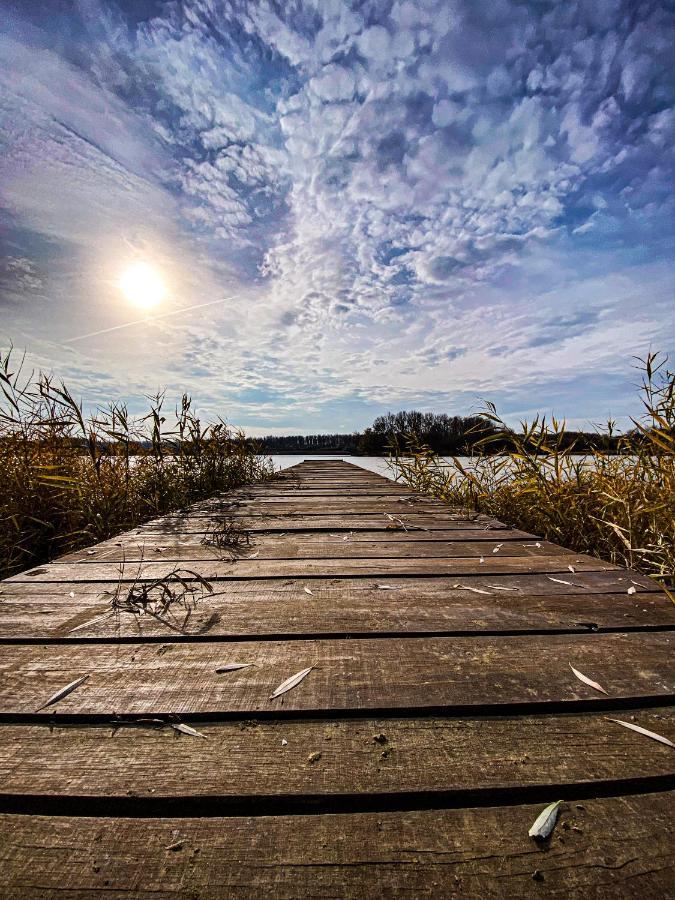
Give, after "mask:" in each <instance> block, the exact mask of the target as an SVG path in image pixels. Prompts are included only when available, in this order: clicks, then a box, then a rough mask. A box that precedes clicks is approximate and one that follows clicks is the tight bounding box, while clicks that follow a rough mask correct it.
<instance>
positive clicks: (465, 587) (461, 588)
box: [453, 584, 490, 597]
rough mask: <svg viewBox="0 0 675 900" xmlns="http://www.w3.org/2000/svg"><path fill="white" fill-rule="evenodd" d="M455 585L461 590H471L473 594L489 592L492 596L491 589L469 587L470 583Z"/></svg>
mask: <svg viewBox="0 0 675 900" xmlns="http://www.w3.org/2000/svg"><path fill="white" fill-rule="evenodd" d="M453 587H455V588H459V589H460V590H461V591H471V593H473V594H487V596H488V597H489V596H490V591H482V590H481V589H480V588H474V587H469V585H468V584H453Z"/></svg>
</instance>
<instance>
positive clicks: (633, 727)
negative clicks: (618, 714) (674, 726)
mask: <svg viewBox="0 0 675 900" xmlns="http://www.w3.org/2000/svg"><path fill="white" fill-rule="evenodd" d="M607 721H608V722H616V724H617V725H623V727H624V728H630V730H631V731H637V733H638V734H644V736H645V737H648V738H651V739H652V740H653V741H659V742H660V743H662V744H665V745H666V747H675V744H674V743H673V742H672V741H670V740H668V738H667V737H664V736H663V735H662V734H657V733H656V732H655V731H649V729H648V728H642V726H641V725H633V724H632V723H631V722H623V721H622V720H621V719H607Z"/></svg>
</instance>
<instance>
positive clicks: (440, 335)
mask: <svg viewBox="0 0 675 900" xmlns="http://www.w3.org/2000/svg"><path fill="white" fill-rule="evenodd" d="M674 46H675V7H674V6H673V4H672V2H665V0H663V2H639V0H632V2H620V0H583V2H582V0H566V2H564V3H561V2H559V0H556V2H548V0H529V2H527V0H518V2H511V0H415V2H411V0H397V2H389V0H371V2H368V0H365V2H347V0H296V2H293V0H285V2H272V0H260V2H256V0H247V2H238V0H169V2H163V0H68V2H66V0H50V2H49V3H35V2H33V0H24V2H16V0H0V346H1V347H5V348H6V347H7V346H8V345H9V343H10V342H11V343H13V344H14V346H15V347H16V348H18V349H20V350H21V351H23V350H24V349H25V350H26V352H27V360H28V363H29V364H30V365H33V366H35V367H37V368H43V369H47V370H51V371H53V372H54V373H55V374H56V375H57V376H58V377H59V378H63V379H64V380H65V381H66V382H67V383H68V385H69V386H70V387H71V390H72V391H73V392H74V393H76V394H78V395H80V396H82V397H83V399H84V401H85V403H86V404H87V405H92V404H93V405H95V404H98V403H103V404H105V403H107V402H108V401H110V400H124V401H126V402H128V404H129V407H130V409H131V410H132V411H135V410H140V409H142V408H143V407H144V400H143V397H144V395H147V394H150V393H153V392H154V391H156V390H157V389H158V388H160V387H161V388H166V390H167V396H168V397H170V398H172V397H174V396H177V395H179V394H180V393H181V392H182V391H188V392H189V393H191V394H192V395H193V396H194V398H195V401H196V403H197V406H198V408H199V410H200V412H201V414H202V415H203V417H204V418H205V419H214V418H216V417H217V416H223V417H225V418H227V420H228V421H230V422H232V423H234V424H236V425H239V426H243V427H244V428H245V429H246V430H247V431H248V432H249V433H250V434H254V435H256V434H257V435H259V434H266V433H273V434H274V433H302V432H306V433H308V432H315V431H320V432H321V431H323V432H326V431H328V432H333V431H352V430H357V429H361V428H363V427H365V426H366V425H368V424H370V422H371V421H372V419H373V418H374V417H375V416H376V415H379V414H380V413H382V412H385V411H387V410H392V411H395V410H398V409H403V408H405V409H410V408H418V409H423V410H432V411H437V412H447V413H450V414H458V415H464V414H469V413H472V412H475V411H476V410H478V409H480V407H481V403H482V401H483V400H484V399H488V400H492V401H494V402H495V403H496V404H497V406H498V409H499V411H500V412H502V413H503V414H504V416H505V418H506V419H507V421H509V422H515V421H517V420H519V419H521V418H526V417H531V416H532V415H534V414H535V413H537V412H542V413H546V414H551V413H553V414H556V415H558V416H560V417H566V418H567V420H568V422H569V423H570V424H572V425H574V426H580V427H588V426H590V425H591V424H593V423H600V422H603V421H605V420H606V419H607V417H608V416H610V415H611V416H613V417H614V418H616V419H617V420H618V421H619V424H620V425H624V426H625V425H627V424H628V422H629V419H628V417H629V416H631V415H637V414H639V403H638V400H637V395H636V391H635V383H636V381H637V380H639V379H638V373H637V372H636V371H635V369H634V368H633V366H634V365H635V357H640V356H644V355H645V354H646V353H647V352H648V351H649V350H650V349H652V350H661V351H665V352H668V353H671V354H672V353H673V351H675V302H674V291H673V287H674V285H675V254H674V253H673V249H674V247H673V245H674V241H673V235H674V230H675V229H674V227H673V226H674V221H675V215H674V211H675V196H674V194H673V175H674V174H675V173H674V166H673V162H674V156H675V89H674V73H675V65H674V59H673V47H674ZM139 262H140V263H143V264H144V265H146V266H149V267H151V268H152V271H153V272H154V273H156V276H157V277H158V278H160V279H161V281H162V283H163V284H164V285H165V287H166V295H165V296H164V298H163V299H162V301H161V303H160V304H159V305H158V306H157V307H156V308H155V309H154V310H153V311H151V312H148V311H143V310H140V309H139V308H137V307H135V306H134V304H133V303H132V302H130V300H129V299H128V298H127V297H126V296H125V295H124V293H123V291H122V290H121V288H120V279H121V278H123V276H124V273H125V272H127V271H128V270H129V267H132V266H134V265H137V264H138V263H139ZM97 332H102V333H98V334H97Z"/></svg>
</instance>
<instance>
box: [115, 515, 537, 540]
mask: <svg viewBox="0 0 675 900" xmlns="http://www.w3.org/2000/svg"><path fill="white" fill-rule="evenodd" d="M223 519H232V520H233V521H235V522H236V524H237V525H238V526H240V527H241V528H243V529H246V530H248V531H286V532H288V531H307V530H313V531H338V530H340V531H344V532H349V531H353V532H354V533H356V532H358V531H373V530H377V531H380V532H384V533H385V534H386V533H387V532H391V533H394V534H397V533H399V532H402V533H409V534H412V533H413V532H415V533H417V532H419V533H420V534H425V533H429V532H435V531H454V530H456V531H461V532H466V531H467V530H469V531H482V532H483V533H488V534H492V533H495V532H499V534H500V536H501V534H502V533H503V532H505V531H513V530H514V529H510V528H508V526H506V525H502V524H501V523H500V522H497V520H491V521H484V520H482V519H481V520H470V519H457V518H456V517H454V516H453V515H448V516H443V517H440V518H439V517H437V516H418V515H403V516H398V515H397V516H396V517H395V519H389V518H387V516H386V515H384V514H382V515H359V514H354V515H348V516H347V515H325V514H324V513H321V512H316V513H311V514H308V513H302V514H298V515H296V514H294V513H286V514H284V515H276V514H275V515H271V514H270V515H255V516H251V515H238V514H236V513H233V514H231V515H230V514H223V515H221V516H212V515H203V516H197V515H195V516H192V515H189V514H176V515H173V516H165V517H163V518H160V519H153V520H152V521H150V522H147V523H146V524H145V525H141V526H139V528H138V529H136V531H138V532H143V533H145V532H146V531H158V532H160V533H162V534H171V533H173V532H176V533H181V534H183V533H187V534H190V533H199V534H204V533H207V532H210V531H213V529H214V527H215V526H217V525H218V523H220V522H222V521H223ZM399 519H400V520H401V521H402V522H403V525H399V524H398V520H399ZM132 533H133V532H129V534H132ZM518 534H519V535H520V536H522V537H525V538H532V539H536V538H535V537H534V535H531V534H529V533H528V532H526V531H519V532H518Z"/></svg>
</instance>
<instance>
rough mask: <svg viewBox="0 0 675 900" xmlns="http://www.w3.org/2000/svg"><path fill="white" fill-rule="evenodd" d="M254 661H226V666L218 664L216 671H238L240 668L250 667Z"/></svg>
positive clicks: (220, 673)
mask: <svg viewBox="0 0 675 900" xmlns="http://www.w3.org/2000/svg"><path fill="white" fill-rule="evenodd" d="M252 665H253V663H226V664H225V665H224V666H218V668H217V669H216V673H217V674H218V675H222V674H223V673H224V672H238V671H239V669H249V668H250V667H251V666H252Z"/></svg>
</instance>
